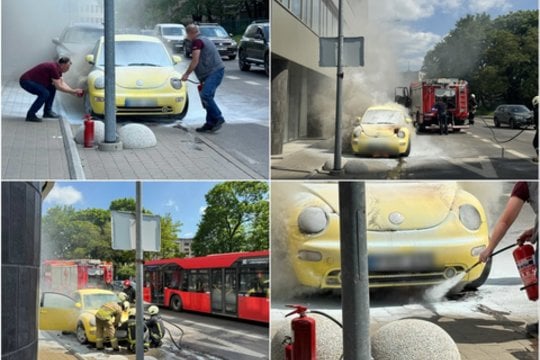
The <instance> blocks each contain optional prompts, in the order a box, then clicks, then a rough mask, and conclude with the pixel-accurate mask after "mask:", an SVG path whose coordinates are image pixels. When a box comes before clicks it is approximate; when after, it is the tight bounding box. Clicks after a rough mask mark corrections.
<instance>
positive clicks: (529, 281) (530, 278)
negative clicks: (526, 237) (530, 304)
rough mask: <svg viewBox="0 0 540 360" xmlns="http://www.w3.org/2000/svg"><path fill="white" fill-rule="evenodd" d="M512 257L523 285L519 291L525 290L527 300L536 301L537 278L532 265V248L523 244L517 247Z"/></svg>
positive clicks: (534, 267) (533, 264)
mask: <svg viewBox="0 0 540 360" xmlns="http://www.w3.org/2000/svg"><path fill="white" fill-rule="evenodd" d="M513 255H514V260H515V261H516V265H517V268H518V271H519V275H520V276H521V281H523V285H524V286H523V287H522V288H521V289H520V290H526V291H527V297H528V298H529V300H531V301H536V300H537V299H538V278H537V276H536V264H535V263H534V248H533V247H532V245H530V244H524V245H521V246H518V248H517V249H515V250H514V252H513Z"/></svg>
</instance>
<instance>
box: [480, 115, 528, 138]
mask: <svg viewBox="0 0 540 360" xmlns="http://www.w3.org/2000/svg"><path fill="white" fill-rule="evenodd" d="M482 121H483V122H484V124H485V125H486V127H487V128H488V129H489V131H491V135H493V139H494V140H495V142H496V143H497V144H505V143H507V142H510V141H512V140H514V139H515V138H517V137H518V136H519V135H521V134H523V132H524V131H525V130H526V129H521V130H520V131H519V132H518V133H517V134H516V135H514V136H512V137H511V138H510V139H507V140H504V141H499V139H497V136H496V135H495V131H493V128H492V127H491V126H489V125H488V123H487V121H486V119H484V118H482Z"/></svg>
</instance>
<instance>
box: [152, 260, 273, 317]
mask: <svg viewBox="0 0 540 360" xmlns="http://www.w3.org/2000/svg"><path fill="white" fill-rule="evenodd" d="M269 253H270V252H269V251H268V250H263V251H253V252H236V253H227V254H215V255H208V256H203V257H195V258H184V259H180V258H174V259H160V260H151V261H146V262H145V264H144V276H145V286H144V301H146V302H149V303H153V304H157V305H162V306H166V307H169V308H171V309H173V310H175V311H182V310H191V311H198V312H204V313H210V314H218V315H224V316H230V317H235V318H239V319H246V320H254V321H260V322H265V323H268V322H269V314H270V299H269V297H270V296H269V290H270V289H269V281H268V274H269V266H268V265H269Z"/></svg>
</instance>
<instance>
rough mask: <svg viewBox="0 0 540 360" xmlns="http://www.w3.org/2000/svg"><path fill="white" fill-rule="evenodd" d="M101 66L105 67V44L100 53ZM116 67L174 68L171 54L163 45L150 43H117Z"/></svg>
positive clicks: (99, 62) (99, 61)
mask: <svg viewBox="0 0 540 360" xmlns="http://www.w3.org/2000/svg"><path fill="white" fill-rule="evenodd" d="M97 63H98V64H99V66H105V59H104V51H103V44H102V49H101V51H100V52H99V59H98V62H97ZM115 63H116V66H117V67H118V66H158V67H166V66H172V61H171V58H170V56H169V53H168V52H167V50H166V49H165V48H164V46H163V44H161V43H158V42H150V41H116V43H115Z"/></svg>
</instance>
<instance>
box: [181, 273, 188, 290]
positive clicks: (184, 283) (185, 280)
mask: <svg viewBox="0 0 540 360" xmlns="http://www.w3.org/2000/svg"><path fill="white" fill-rule="evenodd" d="M190 274H191V271H190V270H185V271H184V277H183V278H182V286H181V287H180V290H182V291H188V290H189V278H190V277H191V275H190Z"/></svg>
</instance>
